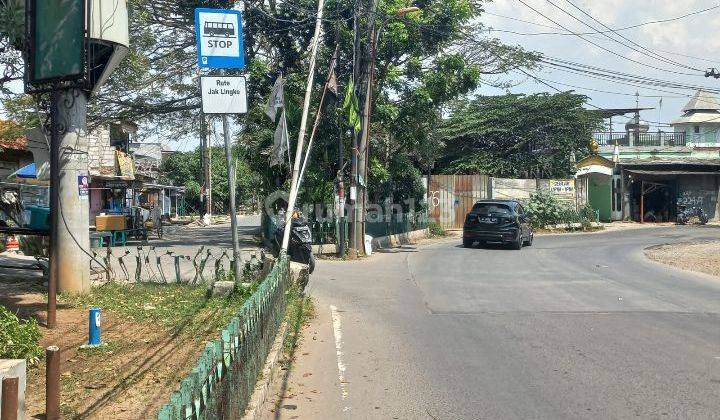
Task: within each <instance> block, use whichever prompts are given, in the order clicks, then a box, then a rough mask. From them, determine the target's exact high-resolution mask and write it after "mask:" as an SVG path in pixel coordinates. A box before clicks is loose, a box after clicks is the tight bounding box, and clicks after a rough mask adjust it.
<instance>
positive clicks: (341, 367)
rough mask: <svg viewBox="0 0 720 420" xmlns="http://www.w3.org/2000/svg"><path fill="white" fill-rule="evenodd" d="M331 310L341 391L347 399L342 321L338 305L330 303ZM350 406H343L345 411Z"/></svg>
mask: <svg viewBox="0 0 720 420" xmlns="http://www.w3.org/2000/svg"><path fill="white" fill-rule="evenodd" d="M330 312H331V313H332V321H333V334H334V335H335V354H336V355H337V366H338V379H339V380H340V392H341V395H342V399H343V400H346V399H347V397H348V391H347V384H346V383H345V363H344V362H343V351H342V322H341V321H340V313H339V312H338V309H337V307H335V306H333V305H330ZM349 409H350V407H347V406H346V407H345V408H343V411H348V410H349Z"/></svg>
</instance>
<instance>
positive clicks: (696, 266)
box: [645, 241, 720, 277]
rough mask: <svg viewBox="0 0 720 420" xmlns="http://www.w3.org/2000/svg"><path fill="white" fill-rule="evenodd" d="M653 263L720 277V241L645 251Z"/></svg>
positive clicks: (658, 247)
mask: <svg viewBox="0 0 720 420" xmlns="http://www.w3.org/2000/svg"><path fill="white" fill-rule="evenodd" d="M645 255H646V256H647V257H648V258H650V259H651V260H653V261H657V262H660V263H663V264H667V265H671V266H673V267H677V268H680V269H683V270H688V271H696V272H700V273H705V274H710V275H713V276H716V277H720V241H712V242H696V243H687V244H673V245H659V246H655V247H652V248H648V249H646V250H645Z"/></svg>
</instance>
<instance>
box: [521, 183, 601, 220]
mask: <svg viewBox="0 0 720 420" xmlns="http://www.w3.org/2000/svg"><path fill="white" fill-rule="evenodd" d="M525 209H526V211H527V213H528V215H529V216H530V222H531V223H532V225H533V227H535V228H544V227H545V226H548V225H558V224H570V223H580V224H582V226H583V227H584V228H587V227H589V226H590V223H591V222H596V221H597V220H596V215H595V210H593V209H592V207H590V206H585V207H584V208H582V209H580V211H577V210H575V207H574V206H573V205H572V204H570V203H566V202H562V201H560V200H558V198H557V196H555V195H554V194H553V193H552V191H550V190H539V191H537V192H536V193H534V194H532V195H531V197H530V200H529V201H528V203H527V205H526V206H525Z"/></svg>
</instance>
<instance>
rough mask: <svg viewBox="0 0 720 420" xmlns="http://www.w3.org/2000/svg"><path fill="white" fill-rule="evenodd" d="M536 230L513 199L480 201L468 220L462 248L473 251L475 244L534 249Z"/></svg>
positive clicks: (520, 206) (523, 210)
mask: <svg viewBox="0 0 720 420" xmlns="http://www.w3.org/2000/svg"><path fill="white" fill-rule="evenodd" d="M533 236H534V233H533V230H532V226H530V220H529V219H528V216H527V214H525V209H523V207H522V204H520V203H518V202H517V201H512V200H482V201H478V202H477V203H476V204H475V205H474V206H473V208H472V211H470V213H468V215H467V217H465V226H464V227H463V246H464V247H465V248H470V247H472V246H473V244H474V243H475V242H480V245H485V244H486V243H488V242H499V243H503V244H508V245H511V246H512V247H513V249H522V247H523V245H527V246H531V245H532V242H533Z"/></svg>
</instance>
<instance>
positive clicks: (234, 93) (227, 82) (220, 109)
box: [200, 76, 248, 114]
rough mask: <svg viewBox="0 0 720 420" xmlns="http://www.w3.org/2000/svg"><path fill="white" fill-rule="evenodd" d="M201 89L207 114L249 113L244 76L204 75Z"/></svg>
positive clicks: (204, 109)
mask: <svg viewBox="0 0 720 420" xmlns="http://www.w3.org/2000/svg"><path fill="white" fill-rule="evenodd" d="M200 90H201V91H202V107H203V112H204V113H205V114H245V113H247V110H248V109H247V88H246V82H245V78H244V77H229V76H206V77H202V78H201V79H200Z"/></svg>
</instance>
